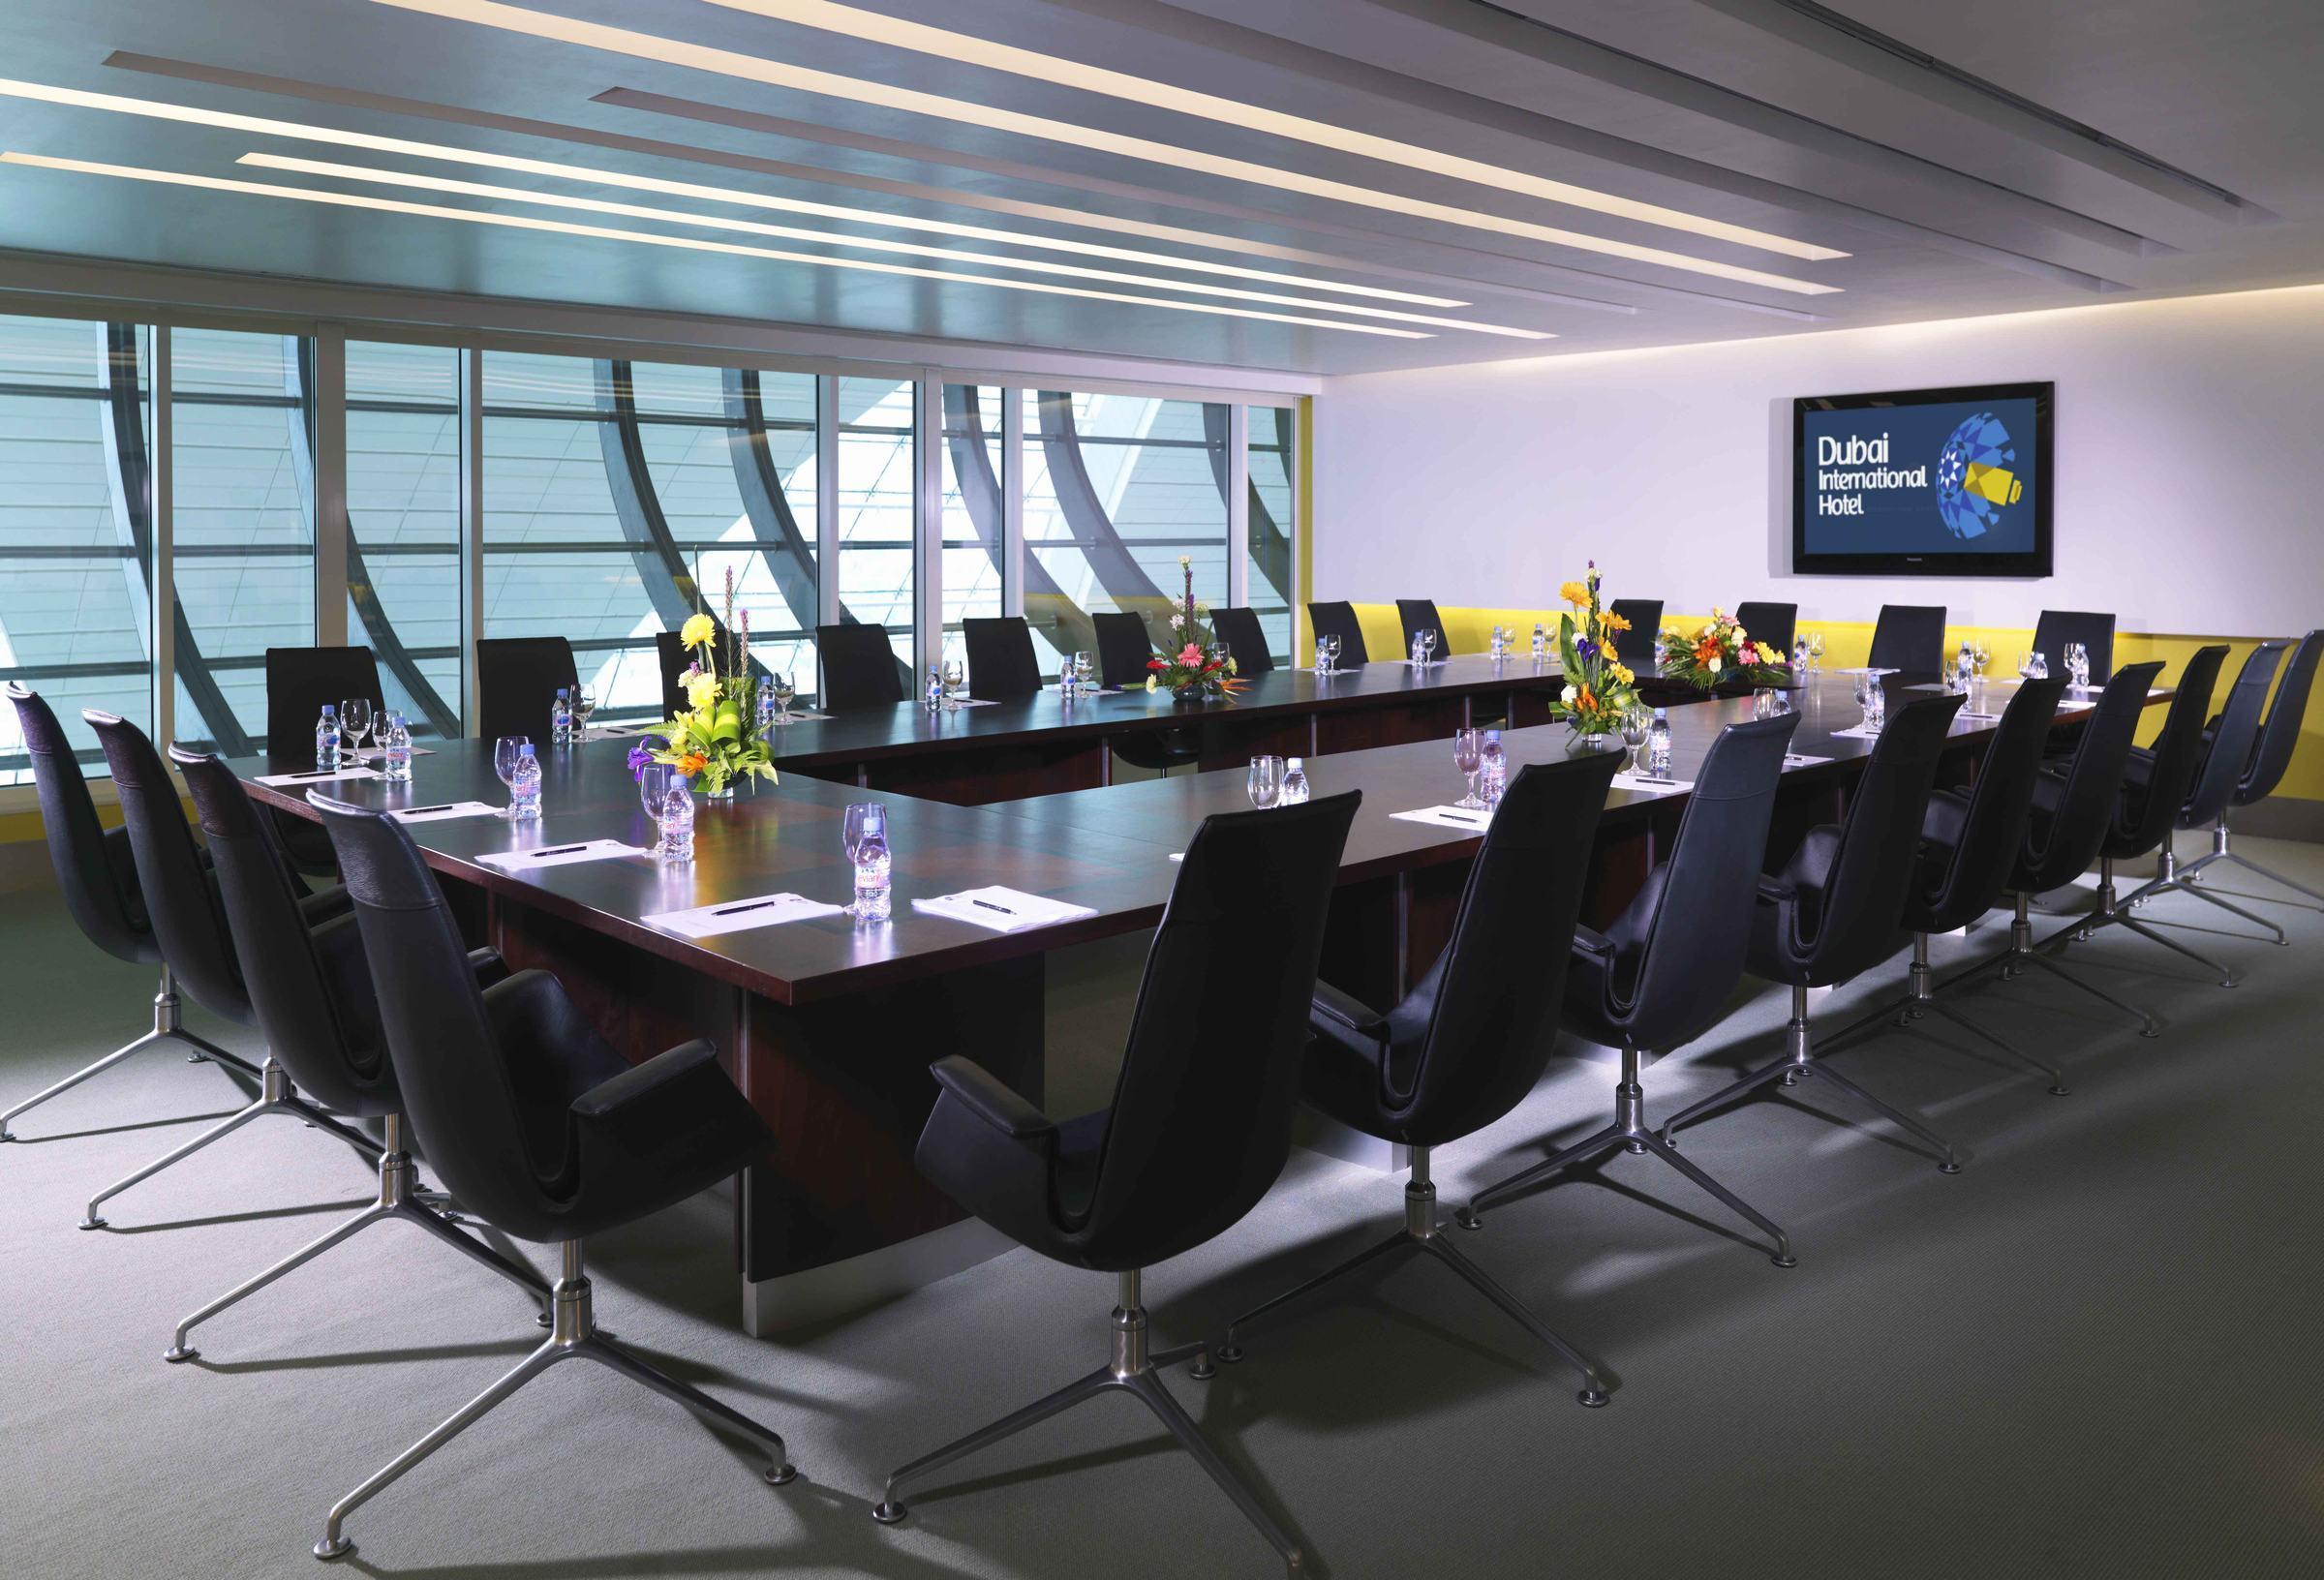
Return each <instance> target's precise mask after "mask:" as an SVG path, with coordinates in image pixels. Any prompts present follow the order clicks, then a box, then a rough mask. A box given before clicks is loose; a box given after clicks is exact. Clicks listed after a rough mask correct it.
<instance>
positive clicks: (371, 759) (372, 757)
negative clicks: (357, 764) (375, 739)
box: [355, 746, 436, 763]
mask: <svg viewBox="0 0 2324 1580" xmlns="http://www.w3.org/2000/svg"><path fill="white" fill-rule="evenodd" d="M355 755H356V756H358V757H360V758H362V759H363V760H364V761H365V762H367V763H376V762H378V761H379V760H380V759H381V758H382V757H384V756H386V755H387V748H386V747H385V746H365V747H364V748H363V749H362V750H361V751H358V752H356V753H355ZM412 755H413V756H414V757H433V756H435V755H436V748H435V747H434V746H413V748H412Z"/></svg>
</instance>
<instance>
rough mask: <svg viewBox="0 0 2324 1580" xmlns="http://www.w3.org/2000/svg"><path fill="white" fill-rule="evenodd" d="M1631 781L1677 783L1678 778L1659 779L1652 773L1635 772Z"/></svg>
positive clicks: (1637, 782) (1635, 782) (1640, 782)
mask: <svg viewBox="0 0 2324 1580" xmlns="http://www.w3.org/2000/svg"><path fill="white" fill-rule="evenodd" d="M1631 782H1632V783H1634V784H1676V783H1677V782H1678V781H1677V780H1676V779H1659V778H1656V777H1655V776H1654V775H1651V774H1634V775H1631Z"/></svg>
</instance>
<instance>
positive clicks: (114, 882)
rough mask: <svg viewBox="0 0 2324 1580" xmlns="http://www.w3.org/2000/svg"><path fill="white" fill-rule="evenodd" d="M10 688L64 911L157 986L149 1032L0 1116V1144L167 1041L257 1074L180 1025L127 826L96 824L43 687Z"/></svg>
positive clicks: (172, 982)
mask: <svg viewBox="0 0 2324 1580" xmlns="http://www.w3.org/2000/svg"><path fill="white" fill-rule="evenodd" d="M7 689H8V700H9V701H10V702H12V703H14V704H15V710H16V727H17V729H18V730H19V731H20V732H21V733H22V735H23V737H24V750H25V754H26V755H27V756H28V757H29V758H30V759H31V761H32V778H33V784H34V786H35V788H36V789H37V790H38V791H39V793H40V798H41V827H42V830H43V832H44V833H45V834H46V836H47V840H48V865H49V866H50V867H51V868H53V869H54V870H55V873H56V886H57V888H58V889H59V890H61V891H62V892H63V894H64V896H65V910H66V913H67V914H68V915H70V916H71V917H72V918H73V922H74V925H75V926H76V927H79V928H80V930H81V933H82V935H83V936H85V937H86V938H87V939H88V940H89V942H90V943H92V944H95V945H96V946H97V947H98V948H99V949H102V950H104V951H105V952H106V953H107V955H110V956H111V957H113V958H114V959H116V960H124V961H126V962H128V963H129V964H131V965H150V966H154V967H157V968H159V970H160V972H161V984H160V986H159V987H157V988H155V989H154V994H153V1029H152V1030H151V1031H148V1032H146V1033H144V1034H143V1035H141V1036H139V1037H138V1038H137V1039H136V1040H135V1041H133V1042H131V1043H129V1044H127V1045H126V1046H124V1047H121V1048H115V1049H114V1050H113V1051H112V1052H110V1053H107V1055H106V1056H105V1057H104V1058H102V1059H99V1060H98V1061H97V1062H96V1063H95V1064H92V1065H88V1066H85V1067H84V1068H82V1069H79V1070H76V1071H75V1072H74V1073H73V1074H72V1075H69V1076H67V1077H66V1078H65V1079H62V1080H60V1081H58V1082H57V1083H56V1084H55V1085H53V1086H50V1087H48V1088H47V1089H46V1090H45V1091H42V1092H39V1093H37V1094H35V1095H34V1096H32V1097H28V1098H26V1099H25V1100H24V1101H23V1102H21V1103H19V1104H17V1105H16V1106H15V1108H13V1109H9V1110H8V1111H7V1112H5V1113H0V1141H13V1140H15V1139H16V1138H15V1134H14V1133H12V1132H11V1131H10V1130H9V1128H8V1127H9V1123H10V1121H12V1120H14V1119H15V1117H16V1115H18V1114H20V1113H24V1112H26V1111H28V1110H30V1109H37V1108H39V1107H40V1106H41V1105H42V1104H44V1103H46V1102H47V1101H48V1100H49V1099H50V1098H52V1097H56V1096H58V1095H60V1094H62V1093H65V1092H69V1091H71V1090H72V1089H73V1088H74V1087H76V1086H77V1085H79V1084H80V1083H81V1082H82V1081H84V1080H87V1079H89V1078H90V1077H92V1076H101V1075H103V1074H105V1072H106V1071H107V1070H110V1069H111V1068H112V1067H113V1066H114V1065H116V1064H119V1063H120V1062H121V1061H122V1060H124V1059H127V1058H130V1057H132V1056H134V1055H136V1054H138V1053H142V1052H144V1051H145V1050H146V1049H147V1048H158V1047H160V1046H161V1045H162V1044H164V1043H180V1044H183V1045H184V1047H185V1048H186V1062H187V1063H189V1064H200V1063H202V1062H203V1061H205V1060H211V1059H214V1060H216V1061H217V1062H218V1063H219V1064H221V1065H223V1066H225V1067H227V1068H229V1069H232V1070H238V1071H240V1072H241V1073H242V1074H243V1075H245V1076H248V1077H249V1078H250V1079H253V1080H256V1079H258V1076H259V1072H258V1070H257V1068H256V1067H255V1066H253V1065H250V1064H248V1063H245V1062H244V1061H243V1060H241V1059H239V1058H237V1057H235V1056H234V1055H233V1054H231V1053H229V1052H227V1051H226V1049H224V1048H219V1047H218V1046H217V1045H216V1044H214V1043H211V1042H208V1041H206V1040H205V1039H203V1038H200V1037H197V1036H196V1035H195V1034H194V1033H192V1032H190V1031H188V1030H186V1028H185V1027H184V1026H183V1025H182V1024H180V1023H179V1019H178V997H177V978H176V975H175V974H174V973H173V972H171V971H170V969H169V962H168V959H167V958H166V957H164V956H163V954H162V945H161V940H160V939H158V938H156V937H155V936H154V933H153V920H152V918H151V916H149V915H148V914H147V912H146V908H145V896H144V894H143V892H142V891H141V890H140V889H139V888H138V864H137V857H136V856H135V855H134V854H133V853H132V852H131V850H130V848H129V831H128V830H127V829H114V830H112V831H110V832H109V833H108V832H107V830H106V829H105V827H104V826H103V825H102V824H100V823H99V822H98V821H97V804H96V802H95V801H94V800H92V799H91V798H90V795H89V785H88V780H87V779H86V778H85V777H84V776H83V775H82V774H81V772H80V759H79V758H78V757H76V755H75V754H74V751H73V744H72V742H71V741H69V740H67V739H66V737H65V731H64V726H63V725H61V724H59V723H58V722H57V718H56V714H54V713H53V712H51V711H50V709H49V707H48V704H47V703H46V701H44V700H42V697H41V695H40V693H39V692H37V691H34V690H32V689H31V688H30V687H28V686H25V685H21V684H17V683H16V682H15V681H11V682H9V683H8V687H7Z"/></svg>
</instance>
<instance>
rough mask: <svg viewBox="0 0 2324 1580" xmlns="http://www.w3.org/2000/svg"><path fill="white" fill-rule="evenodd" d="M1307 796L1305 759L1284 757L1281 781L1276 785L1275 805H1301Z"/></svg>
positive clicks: (1304, 802)
mask: <svg viewBox="0 0 2324 1580" xmlns="http://www.w3.org/2000/svg"><path fill="white" fill-rule="evenodd" d="M1307 796H1308V791H1307V760H1306V759H1305V758H1303V757H1289V758H1286V759H1284V762H1283V782H1282V784H1281V785H1279V786H1277V787H1276V790H1275V805H1278V806H1300V805H1305V804H1306V801H1307Z"/></svg>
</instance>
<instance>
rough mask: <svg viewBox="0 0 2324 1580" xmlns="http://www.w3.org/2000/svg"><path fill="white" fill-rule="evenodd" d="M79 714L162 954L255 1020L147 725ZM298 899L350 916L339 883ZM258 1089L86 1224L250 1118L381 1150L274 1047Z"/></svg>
mask: <svg viewBox="0 0 2324 1580" xmlns="http://www.w3.org/2000/svg"><path fill="white" fill-rule="evenodd" d="M80 716H81V717H83V718H85V719H87V720H88V721H89V726H90V728H92V729H94V730H95V731H96V732H97V744H99V745H101V746H103V747H104V748H105V760H106V763H107V766H108V767H110V768H111V769H112V771H113V787H114V789H115V790H116V791H117V792H118V793H119V795H120V798H121V819H122V822H123V824H124V825H125V826H126V827H127V828H128V830H129V848H130V850H131V851H132V853H134V854H135V856H136V857H137V863H138V887H139V889H140V891H141V892H142V894H143V895H144V899H145V909H146V913H147V915H148V916H149V917H150V918H151V919H152V922H153V933H154V936H155V937H156V938H157V939H159V940H160V941H161V946H162V955H163V957H164V958H166V959H167V960H168V962H169V968H170V969H171V970H172V971H174V972H176V973H177V979H178V981H179V982H181V983H183V984H184V985H185V989H186V991H187V992H189V993H191V994H192V995H193V997H194V1002H195V1003H197V1004H199V1005H200V1006H201V1007H202V1008H203V1009H205V1010H207V1011H209V1012H210V1013H211V1014H212V1015H218V1016H223V1017H225V1018H227V1019H229V1020H231V1021H233V1022H234V1023H235V1024H237V1025H243V1026H248V1025H255V1024H257V1022H258V1012H257V1010H255V1009H254V1008H252V1006H251V1002H250V994H249V990H248V988H245V987H244V986H243V981H242V962H241V959H240V957H237V956H236V955H235V953H234V945H233V940H232V938H231V936H230V935H229V932H228V930H227V926H226V915H225V911H224V907H223V905H222V903H221V901H220V898H219V893H218V884H217V880H216V878H215V877H214V876H213V875H212V873H211V872H209V871H208V870H206V869H205V868H204V867H203V865H202V858H201V853H200V851H199V849H198V848H196V846H195V843H194V831H193V829H192V828H191V827H189V826H188V824H187V822H186V814H185V809H184V807H182V806H181V805H179V803H178V799H177V785H176V783H175V781H173V780H172V779H171V778H170V777H169V773H168V770H167V769H165V768H164V767H163V766H162V759H161V757H160V756H159V755H158V754H157V753H156V752H155V751H154V749H153V743H152V742H151V741H149V740H147V739H146V738H145V732H144V731H143V730H140V729H138V727H137V726H136V725H135V724H132V723H130V722H129V721H127V720H126V719H123V718H119V717H117V716H115V715H114V714H102V713H99V712H97V711H96V710H95V709H93V708H91V709H83V710H82V711H81V715H80ZM298 903H299V908H300V914H301V915H302V916H303V917H304V918H305V919H306V922H307V925H308V926H309V927H316V926H320V925H321V924H322V923H324V922H327V921H329V920H330V919H331V918H332V917H334V916H344V915H346V914H347V905H348V900H347V896H346V895H345V893H344V892H343V891H340V890H337V889H332V890H326V891H325V892H323V893H321V894H319V895H307V896H302V897H301V898H300V900H299V902H298ZM259 1080H260V1084H259V1095H258V1097H257V1098H256V1099H255V1100H254V1101H252V1102H251V1103H250V1104H249V1106H248V1107H246V1108H243V1109H239V1110H237V1111H236V1112H234V1113H232V1114H229V1116H227V1117H226V1118H225V1119H222V1120H220V1121H219V1122H218V1123H217V1124H215V1125H212V1126H211V1127H210V1128H209V1129H207V1130H205V1131H203V1132H202V1133H201V1134H200V1135H199V1136H197V1137H195V1138H194V1139H192V1140H190V1141H188V1142H186V1143H185V1144H184V1145H183V1146H180V1147H177V1148H176V1149H175V1150H173V1151H170V1152H168V1153H165V1154H163V1155H162V1156H161V1157H159V1158H156V1159H155V1160H154V1161H153V1162H151V1163H149V1164H147V1165H146V1166H145V1167H144V1168H142V1169H140V1170H138V1171H137V1172H136V1173H134V1174H131V1175H129V1176H128V1177H126V1178H124V1179H118V1180H115V1181H114V1182H113V1183H112V1184H110V1185H108V1186H107V1187H106V1188H105V1189H104V1190H102V1191H99V1192H98V1193H97V1194H96V1195H95V1196H93V1197H91V1198H89V1206H88V1210H87V1211H86V1212H85V1213H83V1214H82V1215H81V1220H80V1227H81V1228H82V1229H103V1228H105V1227H106V1221H105V1219H103V1218H102V1217H100V1216H98V1213H97V1209H98V1208H99V1207H100V1206H102V1205H104V1204H105V1203H106V1202H107V1201H108V1200H111V1199H112V1198H114V1197H116V1196H119V1195H120V1194H121V1193H122V1192H123V1191H126V1190H128V1189H129V1188H130V1187H131V1186H132V1185H136V1184H138V1183H140V1182H141V1181H144V1180H147V1179H151V1178H152V1177H153V1176H154V1175H155V1174H158V1173H160V1172H161V1171H162V1170H165V1169H167V1168H168V1167H169V1166H170V1165H171V1164H174V1163H178V1162H180V1161H182V1160H184V1159H186V1158H190V1157H192V1156H193V1155H194V1154H195V1153H197V1152H199V1151H200V1150H201V1149H202V1148H203V1147H205V1146H208V1145H209V1144H210V1143H211V1142H212V1141H215V1140H218V1139H222V1138H224V1137H227V1136H230V1135H231V1134H233V1133H234V1132H235V1131H237V1130H240V1129H241V1128H242V1127H243V1126H244V1125H247V1124H249V1123H250V1122H251V1121H252V1120H253V1119H261V1118H264V1117H265V1116H267V1115H268V1114H282V1115H284V1116H286V1117H288V1118H291V1119H299V1120H303V1121H305V1122H306V1123H308V1124H310V1125H313V1126H314V1127H315V1128H316V1129H318V1130H321V1131H324V1132H326V1133H328V1134H329V1135H332V1136H335V1137H337V1138H338V1139H340V1140H342V1141H345V1142H346V1143H347V1144H348V1145H349V1146H351V1147H352V1148H353V1149H354V1151H355V1154H356V1155H357V1156H358V1157H360V1158H362V1159H363V1160H364V1161H365V1162H367V1163H368V1162H371V1161H373V1160H375V1159H377V1158H378V1157H379V1155H380V1146H379V1143H378V1142H377V1141H374V1140H373V1139H371V1138H370V1137H368V1136H366V1135H364V1134H363V1133H362V1132H360V1131H357V1130H353V1129H351V1128H350V1127H348V1126H346V1125H343V1124H341V1123H340V1122H339V1121H338V1120H337V1119H334V1118H332V1117H331V1116H330V1115H329V1114H328V1113H325V1112H324V1111H323V1110H322V1109H321V1108H319V1107H317V1106H316V1105H315V1104H313V1103H310V1102H308V1101H307V1100H306V1099H305V1098H304V1097H302V1096H300V1095H299V1094H298V1093H297V1092H296V1091H295V1090H293V1089H292V1087H291V1077H290V1074H289V1072H287V1071H286V1070H284V1068H283V1067H282V1065H281V1064H280V1063H279V1062H278V1061H277V1060H276V1059H275V1057H274V1054H273V1052H272V1050H269V1051H268V1053H267V1055H266V1062H265V1063H264V1064H263V1065H262V1066H261V1067H260V1070H259Z"/></svg>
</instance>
